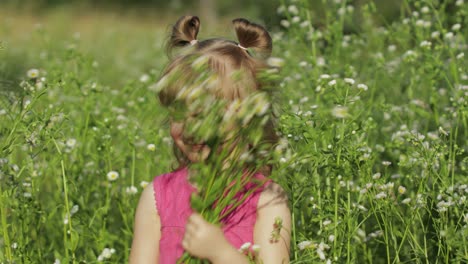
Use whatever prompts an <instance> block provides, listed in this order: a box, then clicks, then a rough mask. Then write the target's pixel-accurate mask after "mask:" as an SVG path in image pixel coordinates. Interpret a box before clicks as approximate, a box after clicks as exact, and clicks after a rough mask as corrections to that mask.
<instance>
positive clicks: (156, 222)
mask: <svg viewBox="0 0 468 264" xmlns="http://www.w3.org/2000/svg"><path fill="white" fill-rule="evenodd" d="M160 227H161V222H160V218H159V215H158V212H157V209H156V206H155V204H154V191H153V185H152V184H150V185H148V186H147V187H146V188H145V189H144V190H143V193H142V194H141V197H140V201H139V202H138V207H137V211H136V214H135V227H134V232H133V243H132V249H131V252H130V263H131V264H138V263H156V264H157V263H159V250H158V249H159V239H160V238H161V230H160Z"/></svg>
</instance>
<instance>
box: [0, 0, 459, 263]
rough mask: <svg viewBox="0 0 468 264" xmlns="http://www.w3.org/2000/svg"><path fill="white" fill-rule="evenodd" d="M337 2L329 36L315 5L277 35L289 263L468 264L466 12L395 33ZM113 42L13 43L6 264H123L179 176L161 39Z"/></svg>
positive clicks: (124, 35)
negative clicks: (148, 191) (149, 189)
mask: <svg viewBox="0 0 468 264" xmlns="http://www.w3.org/2000/svg"><path fill="white" fill-rule="evenodd" d="M379 2H380V1H379ZM322 4H323V5H324V6H325V5H326V7H327V8H326V9H324V10H325V12H324V13H323V16H324V19H323V21H325V22H323V23H322V24H319V25H315V23H311V22H310V21H312V20H313V19H314V17H313V16H312V15H311V14H313V11H314V10H315V8H314V6H313V5H311V4H310V2H308V1H291V2H289V1H288V2H283V5H284V6H283V7H280V8H279V12H280V14H279V15H280V16H281V17H284V18H285V19H284V20H283V21H282V22H281V25H282V26H281V27H282V29H281V31H278V32H275V33H274V34H273V39H274V51H275V54H276V55H275V56H277V57H281V58H283V61H282V63H283V64H284V65H283V66H282V70H281V72H280V75H281V76H280V77H276V78H275V81H279V86H278V89H280V90H281V96H279V98H281V101H280V104H279V105H281V106H282V107H281V109H280V111H279V113H278V123H279V124H278V127H279V128H278V130H279V132H280V133H281V135H282V137H283V138H282V140H281V141H280V144H279V145H278V146H277V147H276V149H275V151H274V152H273V153H271V154H272V155H274V156H275V160H278V161H279V164H278V165H277V166H276V169H275V170H274V173H273V175H272V177H273V178H274V179H275V180H276V181H277V182H279V183H280V184H281V185H282V186H283V187H284V188H285V189H286V191H287V193H288V194H289V197H290V204H291V211H292V213H293V227H292V230H291V232H292V245H291V262H292V263H322V262H323V263H326V262H328V261H329V262H331V263H400V262H407V263H413V262H415V263H432V262H440V263H464V261H466V259H467V258H468V242H467V239H466V238H467V237H468V229H467V226H468V213H467V212H468V210H467V203H466V195H467V192H468V187H467V184H468V182H467V178H466V175H467V167H468V160H467V157H466V151H467V148H468V146H467V142H466V138H467V126H468V124H467V120H468V119H467V102H466V91H467V88H466V87H467V85H468V76H467V74H466V65H467V63H466V57H465V55H464V53H463V52H465V50H466V41H467V40H466V36H467V35H468V34H467V24H466V3H464V2H463V1H461V0H456V1H449V0H447V1H429V0H427V1H413V0H411V1H410V0H408V1H404V2H403V5H402V7H401V13H400V14H399V16H400V18H399V19H397V20H396V21H393V22H389V23H384V24H383V26H375V24H376V23H375V19H376V17H380V14H379V13H378V12H379V8H380V7H379V6H380V4H381V3H379V5H373V4H372V2H364V1H363V2H361V3H360V4H358V3H356V4H355V5H351V4H349V3H347V2H346V1H344V0H342V1H322ZM350 6H353V7H350ZM447 10H448V11H450V12H453V13H452V15H450V16H448V15H447V13H446V11H447ZM415 12H417V13H415ZM321 21H322V20H321ZM355 21H359V23H358V24H359V26H358V27H355V28H354V29H353V30H349V31H348V30H347V27H346V26H345V25H346V24H347V23H351V24H352V23H355ZM457 24H459V26H457ZM56 25H57V26H60V25H58V23H57V24H56ZM49 26H53V25H49ZM107 26H108V28H111V29H112V27H113V26H115V29H113V30H109V31H107V32H103V33H102V35H99V36H94V37H93V38H90V39H88V40H87V39H86V36H83V37H82V38H80V37H79V36H73V33H71V32H68V31H67V32H62V33H60V34H58V35H53V34H52V33H50V28H48V27H47V25H45V26H44V27H37V28H35V29H34V30H33V31H32V33H30V32H25V34H24V35H25V36H27V37H26V41H21V42H17V44H15V45H11V43H12V42H10V39H6V40H5V41H4V40H2V42H1V43H2V46H3V49H1V50H0V56H1V58H2V60H1V61H0V73H1V75H0V86H1V87H2V89H1V95H0V225H1V226H0V247H1V248H2V249H1V250H0V262H5V263H13V262H16V263H36V262H49V263H53V262H54V260H56V259H57V260H60V261H61V263H80V262H85V261H86V262H95V261H98V260H102V261H105V262H108V263H122V262H126V260H127V259H128V255H129V250H130V243H131V239H132V228H133V217H134V210H135V208H136V203H137V200H138V195H137V194H138V193H140V192H141V190H142V188H143V186H145V185H146V184H147V183H148V182H150V181H151V180H152V177H153V176H154V175H158V174H160V173H163V172H167V171H170V170H172V169H173V167H174V164H175V160H174V158H173V157H172V150H171V143H170V142H171V140H170V137H169V136H168V125H167V124H168V122H167V114H168V113H167V112H166V111H165V110H164V109H163V108H162V107H161V106H159V104H158V103H157V100H156V99H155V94H154V89H155V88H156V87H155V86H154V85H153V83H154V82H155V81H156V77H157V75H158V73H159V71H160V69H161V68H162V66H163V65H164V63H165V62H166V61H165V59H164V56H163V53H162V50H161V49H160V47H161V45H160V43H161V41H162V40H163V38H161V36H162V32H161V31H158V32H157V33H158V34H157V35H156V36H148V33H147V31H145V30H142V31H138V30H137V28H136V27H133V28H126V29H122V28H119V27H117V26H116V25H107ZM5 27H6V26H5V25H2V30H4V28H5ZM31 28H32V27H31ZM2 32H7V31H2ZM345 32H348V33H345ZM350 32H353V33H350ZM4 35H5V36H8V35H7V34H4ZM18 43H19V44H18ZM154 43H157V45H155V44H154ZM278 62H281V61H278V60H271V61H270V63H272V64H275V63H278ZM30 69H37V71H28V70H30ZM278 78H279V79H278ZM5 84H7V85H6V86H5ZM5 87H7V88H5ZM202 116H203V115H202ZM202 116H200V117H202ZM215 119H216V118H215ZM216 120H218V121H217V122H221V121H222V120H221V119H216ZM197 131H198V130H197ZM208 134H209V133H207V132H205V131H202V132H201V133H200V137H202V136H206V135H208ZM210 135H216V134H210ZM252 140H255V138H253V139H252ZM214 142H216V140H215V141H214ZM213 144H214V145H216V144H217V143H213ZM195 169H196V168H195ZM200 169H201V168H200ZM206 173H207V175H208V174H209V171H207V172H206ZM219 185H220V183H219V182H217V183H213V185H212V186H213V187H212V188H213V189H218V186H219ZM206 198H207V200H209V202H210V203H211V202H212V201H213V197H208V196H207V197H206ZM214 199H216V198H214ZM194 201H195V200H194ZM195 202H196V201H195ZM196 206H197V207H200V208H202V207H203V206H205V205H204V204H203V203H199V204H198V205H196ZM278 224H279V223H278ZM260 250H261V249H260Z"/></svg>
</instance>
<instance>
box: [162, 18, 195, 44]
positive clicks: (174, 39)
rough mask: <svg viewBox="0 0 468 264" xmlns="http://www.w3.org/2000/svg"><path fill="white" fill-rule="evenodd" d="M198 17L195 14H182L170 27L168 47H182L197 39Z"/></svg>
mask: <svg viewBox="0 0 468 264" xmlns="http://www.w3.org/2000/svg"><path fill="white" fill-rule="evenodd" d="M199 29H200V19H199V18H198V17H197V16H182V17H181V18H179V20H177V22H176V23H175V25H174V26H173V27H172V34H171V38H170V39H169V43H168V48H169V49H172V48H174V47H183V46H186V45H188V44H190V42H191V41H193V40H196V39H197V35H198V30H199Z"/></svg>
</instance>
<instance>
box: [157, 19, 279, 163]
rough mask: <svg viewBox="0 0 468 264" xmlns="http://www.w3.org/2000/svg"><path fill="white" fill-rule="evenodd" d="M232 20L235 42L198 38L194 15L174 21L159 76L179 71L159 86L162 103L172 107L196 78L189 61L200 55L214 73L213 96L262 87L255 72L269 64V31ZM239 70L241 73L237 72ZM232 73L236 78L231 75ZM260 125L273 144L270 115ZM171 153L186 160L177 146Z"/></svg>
mask: <svg viewBox="0 0 468 264" xmlns="http://www.w3.org/2000/svg"><path fill="white" fill-rule="evenodd" d="M232 23H233V25H234V29H235V32H236V35H237V38H238V41H239V42H238V43H237V42H235V41H231V40H227V39H222V38H212V39H205V40H201V41H200V40H197V36H198V32H199V29H200V19H199V18H198V17H196V16H182V17H181V18H179V20H178V21H177V22H176V23H175V24H174V26H173V27H172V32H171V35H170V38H169V40H168V42H167V53H168V55H169V57H170V59H171V61H170V62H169V64H168V65H167V67H166V69H165V70H164V72H163V74H162V76H161V79H163V78H165V77H166V76H168V75H169V74H170V73H172V72H173V71H175V70H176V69H177V71H180V74H178V75H177V78H175V79H173V80H171V81H170V82H169V83H166V85H165V86H164V89H161V90H160V92H159V94H158V96H159V100H160V101H161V103H162V104H163V105H164V106H165V107H168V108H169V107H171V106H172V104H173V103H174V102H175V100H176V98H177V94H178V93H179V92H180V90H181V89H182V88H183V87H184V86H186V85H188V84H191V83H193V82H194V80H196V78H197V75H198V74H200V73H199V72H197V71H196V70H194V69H193V67H191V65H192V63H193V62H194V61H195V60H197V58H200V57H203V58H204V59H205V62H206V64H207V68H208V70H209V72H210V74H212V75H215V76H216V79H217V81H218V82H217V85H215V86H214V88H213V89H211V92H212V93H213V95H214V96H215V97H216V98H219V99H225V100H230V101H233V100H235V99H243V98H245V97H247V96H248V95H250V94H252V93H253V92H255V91H261V90H262V87H263V85H264V83H262V82H261V81H260V78H258V74H259V72H260V71H261V70H263V69H266V68H268V66H267V64H266V62H265V60H266V59H267V58H268V57H269V56H270V55H271V51H272V40H271V37H270V34H269V33H268V31H267V30H266V29H265V28H264V27H262V26H260V25H258V24H255V23H252V22H249V21H248V20H246V19H243V18H237V19H234V20H233V21H232ZM182 47H187V49H186V50H184V52H182V53H181V54H179V55H176V56H174V54H173V52H174V50H175V49H177V48H182ZM188 47H190V48H188ZM184 49H185V48H184ZM251 52H253V53H254V55H255V56H253V55H252V54H251ZM238 72H241V74H240V75H236V73H238ZM234 75H236V78H234V77H233V76H234ZM263 128H264V135H263V140H264V141H265V142H268V143H272V144H274V143H276V142H277V140H278V139H277V136H276V133H275V129H274V125H273V120H272V118H270V119H269V120H268V121H267V122H266V124H265V125H264V127H263ZM174 154H175V155H176V157H177V159H178V161H179V166H185V165H187V164H188V163H189V162H188V160H187V158H186V157H184V155H183V154H182V153H181V151H180V150H178V149H177V147H174Z"/></svg>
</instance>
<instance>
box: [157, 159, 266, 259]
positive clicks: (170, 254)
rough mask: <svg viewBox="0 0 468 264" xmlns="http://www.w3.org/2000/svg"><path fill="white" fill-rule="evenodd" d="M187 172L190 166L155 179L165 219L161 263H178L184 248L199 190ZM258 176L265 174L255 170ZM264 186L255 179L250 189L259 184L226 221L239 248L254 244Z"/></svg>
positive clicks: (230, 237) (226, 229)
mask: <svg viewBox="0 0 468 264" xmlns="http://www.w3.org/2000/svg"><path fill="white" fill-rule="evenodd" d="M187 175H188V170H187V168H182V169H179V170H176V171H174V172H171V173H167V174H163V175H160V176H157V177H155V178H154V180H153V188H154V198H155V201H156V208H157V210H158V213H159V217H160V219H161V239H160V241H159V263H160V264H175V263H176V262H177V259H179V258H180V257H181V256H182V254H183V252H184V249H183V248H182V238H183V236H184V233H185V224H186V223H187V219H188V217H189V216H190V215H191V214H192V212H193V211H192V208H191V207H190V195H191V194H192V192H193V191H194V190H195V189H194V188H193V187H192V186H191V185H190V183H189V182H188V180H187ZM254 177H255V178H256V179H259V180H264V179H265V177H264V176H263V175H261V174H255V176H254ZM266 184H268V181H266ZM264 186H265V185H263V186H260V187H258V186H257V184H255V183H251V184H247V186H246V187H245V190H246V191H247V190H249V189H252V188H256V189H255V191H254V192H252V194H251V195H250V196H249V197H248V198H247V199H246V200H245V202H244V203H243V204H242V205H240V206H239V207H238V208H236V209H235V210H234V211H233V212H232V213H231V214H230V215H229V216H228V217H226V219H224V221H223V223H222V224H223V226H222V230H223V232H224V235H225V237H226V239H227V240H228V241H229V242H230V243H231V245H233V246H234V247H235V248H240V247H241V246H242V245H243V244H244V243H246V242H250V243H252V244H253V230H254V225H255V221H256V218H257V203H258V199H259V198H260V194H261V192H262V191H263V189H264ZM240 195H241V194H239V196H238V197H240Z"/></svg>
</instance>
